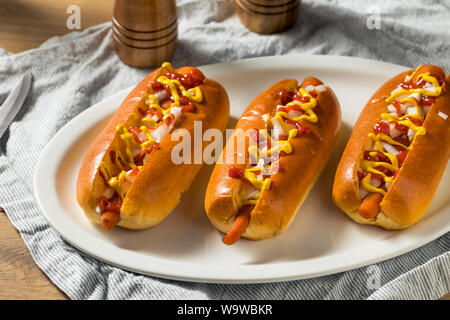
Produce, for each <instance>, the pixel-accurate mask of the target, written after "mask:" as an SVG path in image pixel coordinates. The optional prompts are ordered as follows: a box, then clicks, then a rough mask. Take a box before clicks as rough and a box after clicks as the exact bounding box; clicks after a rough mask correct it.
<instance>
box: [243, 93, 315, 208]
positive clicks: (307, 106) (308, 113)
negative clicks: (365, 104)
mask: <svg viewBox="0 0 450 320" xmlns="http://www.w3.org/2000/svg"><path fill="white" fill-rule="evenodd" d="M298 91H299V93H300V94H301V95H302V96H303V97H308V98H309V101H308V102H306V103H301V102H299V101H291V102H289V103H288V104H286V107H289V106H292V105H297V106H299V107H300V109H301V110H303V111H304V112H305V114H302V115H300V116H298V117H292V116H290V115H289V114H288V113H286V112H284V111H277V112H276V113H275V115H274V116H273V117H272V119H271V121H278V123H279V124H280V126H281V127H282V128H283V130H284V131H285V132H288V138H287V139H286V140H278V141H275V143H273V142H274V140H273V139H272V137H271V135H270V134H269V133H268V132H267V130H266V129H261V130H259V134H260V135H261V136H263V137H264V138H265V139H266V141H270V142H271V144H270V145H271V148H270V149H269V150H260V149H259V146H256V145H250V146H249V147H248V153H249V155H250V156H251V157H253V158H254V159H256V163H258V160H259V159H261V158H264V157H269V156H271V155H272V154H273V153H276V152H281V151H283V152H284V153H286V154H290V153H292V151H293V148H292V144H291V139H293V138H294V137H296V136H297V132H298V129H296V128H291V127H290V125H289V124H287V123H286V122H285V121H284V120H283V117H284V118H287V119H289V120H292V121H295V122H299V121H300V120H305V121H308V122H311V123H316V122H317V121H318V117H317V115H316V114H315V113H314V111H313V108H314V107H315V106H316V105H317V100H316V99H315V98H314V97H313V96H311V95H310V94H309V93H308V92H307V91H306V90H305V89H304V88H299V90H298ZM275 164H276V162H273V163H272V164H270V165H263V168H264V170H265V171H266V172H271V171H272V166H274V165H275ZM260 170H262V169H261V168H260V167H248V168H246V169H245V170H244V177H245V178H246V179H247V180H248V181H250V183H251V184H252V185H253V187H255V188H256V189H258V190H260V191H261V192H262V191H264V190H269V189H270V184H271V182H272V180H271V178H263V177H262V176H261V177H259V178H258V177H257V174H256V173H255V172H258V171H260ZM241 191H243V189H241ZM261 192H260V193H258V194H257V196H256V199H250V200H245V201H242V200H241V199H242V198H243V197H244V194H243V193H242V192H240V193H239V206H240V207H242V206H244V205H255V204H256V202H257V201H258V199H259V197H260V195H261Z"/></svg>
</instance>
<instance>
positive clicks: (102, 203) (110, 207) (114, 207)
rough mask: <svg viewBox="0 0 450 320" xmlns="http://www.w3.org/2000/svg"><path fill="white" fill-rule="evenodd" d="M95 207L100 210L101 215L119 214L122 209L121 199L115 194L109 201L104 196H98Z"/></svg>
mask: <svg viewBox="0 0 450 320" xmlns="http://www.w3.org/2000/svg"><path fill="white" fill-rule="evenodd" d="M97 205H98V207H99V208H100V212H101V213H104V212H107V211H113V212H117V213H120V208H121V207H122V199H121V198H120V197H119V195H118V194H117V193H115V194H114V196H113V197H112V198H111V199H108V198H106V197H105V196H100V197H99V198H98V199H97Z"/></svg>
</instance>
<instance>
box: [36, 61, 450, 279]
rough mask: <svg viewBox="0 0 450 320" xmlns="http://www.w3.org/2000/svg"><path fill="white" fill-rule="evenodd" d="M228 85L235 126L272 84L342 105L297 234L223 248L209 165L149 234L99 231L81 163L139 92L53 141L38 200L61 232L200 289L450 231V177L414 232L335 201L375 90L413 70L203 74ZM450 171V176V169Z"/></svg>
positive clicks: (291, 66) (227, 69)
mask: <svg viewBox="0 0 450 320" xmlns="http://www.w3.org/2000/svg"><path fill="white" fill-rule="evenodd" d="M200 69H201V70H202V71H203V72H204V73H205V74H206V75H207V76H208V77H209V78H211V79H215V80H217V81H219V82H220V83H221V84H222V85H223V86H224V87H225V88H226V90H227V92H228V94H229V96H230V99H231V120H230V124H229V127H230V128H233V127H234V124H235V122H236V121H237V119H238V118H239V116H240V115H241V113H242V111H243V110H244V109H245V107H246V106H247V105H248V104H249V103H250V101H252V100H253V98H254V97H255V96H256V95H257V94H259V93H260V92H261V91H262V90H264V89H266V88H267V87H268V86H269V85H271V84H272V83H274V82H276V81H278V80H280V79H283V78H296V79H299V80H300V81H301V80H303V78H305V77H307V76H311V75H313V76H316V77H318V78H319V79H321V80H322V81H323V82H324V83H325V84H327V85H329V86H330V87H331V88H332V89H333V90H334V91H335V93H336V95H337V96H338V98H339V100H340V103H341V107H342V120H343V130H342V134H341V137H340V140H339V142H338V143H337V145H336V147H335V150H334V152H333V154H332V156H331V158H330V161H329V163H328V166H327V167H326V168H325V170H324V172H323V173H322V175H321V177H320V178H319V179H318V181H317V183H316V185H315V186H314V188H313V189H312V191H311V193H310V195H309V197H308V199H307V200H306V201H305V203H304V204H303V206H302V208H301V209H300V210H299V212H298V215H297V217H296V218H295V220H294V222H293V223H292V225H291V226H290V227H289V228H288V230H287V231H286V232H285V233H284V234H282V235H280V236H278V237H275V238H272V239H267V240H264V241H249V240H245V239H241V240H239V241H238V243H237V244H235V245H233V246H226V245H224V244H222V242H221V237H222V234H220V233H219V232H218V231H217V230H216V229H215V228H214V227H212V225H211V224H210V223H209V221H208V219H207V217H206V214H205V212H204V209H203V199H204V195H205V189H206V185H207V182H208V178H209V175H210V173H211V171H212V166H209V167H207V166H206V167H204V168H203V169H202V171H201V172H200V174H199V175H198V176H197V178H196V179H195V181H194V183H193V185H192V187H191V188H190V190H189V191H188V192H186V193H185V194H183V196H182V198H181V203H180V204H179V205H178V207H177V208H176V209H175V210H174V211H173V212H172V213H171V214H170V215H169V216H168V217H167V218H166V219H165V220H164V221H163V222H162V223H160V224H159V225H157V226H155V227H153V228H151V229H149V230H145V231H128V230H124V229H121V228H115V229H113V230H112V231H110V232H109V233H106V232H104V231H103V230H102V229H101V227H99V226H97V225H93V224H91V223H90V222H89V221H88V220H87V218H86V217H85V216H84V213H83V211H82V210H81V209H80V207H79V206H78V204H77V201H76V195H75V190H76V179H77V175H78V170H79V168H80V164H81V160H82V158H83V156H84V154H85V153H86V151H87V150H88V147H89V145H90V143H91V142H92V140H93V139H94V137H95V136H96V135H97V134H98V133H99V132H100V131H101V130H102V128H103V127H104V126H105V124H106V122H107V121H108V119H109V118H110V116H111V115H112V114H113V113H114V111H116V109H117V107H118V106H119V105H120V104H121V102H122V100H123V99H124V98H125V96H126V95H127V94H128V92H129V91H130V90H131V89H132V88H129V89H126V90H124V91H121V92H119V93H117V94H115V95H113V96H112V97H110V98H108V99H106V100H104V101H102V102H100V103H97V104H96V105H94V106H92V107H90V108H89V109H87V110H86V111H84V112H83V113H81V114H80V115H78V116H77V117H76V118H74V119H73V120H72V121H70V122H69V123H68V124H67V125H66V126H64V127H63V128H62V129H61V130H60V131H59V132H58V133H57V134H56V135H55V137H54V138H53V139H52V140H51V141H50V143H49V144H48V145H47V147H46V148H45V150H44V151H43V153H42V155H41V157H40V160H39V163H38V165H37V168H36V172H35V177H34V185H35V192H36V195H37V199H38V202H39V204H40V206H41V208H42V211H43V212H44V213H45V215H46V217H47V219H48V221H49V223H50V224H51V225H52V227H53V228H54V229H55V230H56V231H57V232H59V233H60V234H61V236H62V237H63V238H64V239H65V240H67V241H68V242H70V243H71V244H72V245H74V246H75V247H77V248H79V249H80V250H82V251H84V252H86V253H88V254H90V255H92V256H93V257H95V258H97V259H100V260H102V261H105V262H107V263H110V264H113V265H116V266H119V267H121V268H124V269H127V270H131V271H134V272H138V273H143V274H148V275H152V276H156V277H161V278H169V279H178V280H186V281H197V282H217V283H218V282H222V283H255V282H271V281H284V280H293V279H304V278H310V277H316V276H322V275H326V274H331V273H337V272H341V271H345V270H350V269H354V268H358V267H362V266H365V265H368V264H372V263H375V262H378V261H382V260H386V259H389V258H392V257H395V256H397V255H400V254H403V253H405V252H408V251H410V250H413V249H415V248H417V247H420V246H422V245H424V244H426V243H428V242H430V241H432V240H433V239H435V238H437V237H439V236H441V235H443V234H445V233H446V232H448V231H449V230H450V219H449V218H450V203H449V201H450V200H449V193H448V190H450V179H449V175H450V174H449V173H448V172H446V173H445V175H444V177H443V178H442V180H441V185H440V187H439V189H438V191H437V193H436V196H435V198H434V201H433V203H432V205H431V207H430V209H429V212H428V213H427V215H426V217H425V218H424V219H423V220H422V221H421V222H420V223H418V224H417V225H415V226H413V227H412V228H410V229H408V230H405V231H396V232H392V231H391V232H389V231H384V230H382V229H379V228H377V227H372V226H363V225H359V224H356V223H354V222H353V221H352V220H350V219H349V218H347V216H346V215H345V214H344V213H342V212H340V211H339V210H338V209H337V208H336V207H335V206H334V205H333V203H332V200H331V186H332V182H333V175H334V171H335V169H336V166H337V163H338V161H339V156H340V155H341V153H342V151H343V148H344V146H345V142H346V140H347V138H348V137H349V135H350V132H351V128H352V126H353V124H354V122H355V120H356V119H357V117H358V115H359V113H360V111H361V109H362V107H363V106H364V105H365V103H366V102H367V101H368V99H369V98H370V97H371V95H372V94H373V92H374V91H375V90H376V89H377V88H378V87H379V86H380V85H381V84H383V83H384V82H385V81H386V80H388V79H389V78H391V77H392V76H394V75H395V74H397V73H399V72H402V71H404V70H406V69H407V68H406V67H403V66H398V65H393V64H388V63H383V62H377V61H370V60H363V59H356V58H348V57H334V56H280V57H263V58H255V59H248V60H242V61H236V62H230V63H221V64H215V65H209V66H204V67H201V68H200ZM447 171H449V170H447Z"/></svg>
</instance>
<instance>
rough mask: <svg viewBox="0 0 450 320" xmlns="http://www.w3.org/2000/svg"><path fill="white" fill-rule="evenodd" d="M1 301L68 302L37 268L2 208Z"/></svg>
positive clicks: (0, 215)
mask: <svg viewBox="0 0 450 320" xmlns="http://www.w3.org/2000/svg"><path fill="white" fill-rule="evenodd" d="M0 246H1V250H0V288H1V290H0V299H58V300H59V299H67V297H66V295H65V294H64V293H62V292H61V291H60V290H59V289H58V288H57V287H56V286H54V285H53V284H52V283H51V282H50V280H49V279H48V278H47V276H46V275H45V274H44V273H43V272H42V271H41V270H40V269H39V268H38V267H37V266H36V264H35V263H34V261H33V259H32V258H31V255H30V252H29V251H28V249H27V247H26V246H25V244H24V242H23V241H22V239H21V238H20V235H19V233H18V232H17V230H16V229H15V228H14V227H13V226H12V224H11V223H10V222H9V219H8V217H7V216H6V215H5V213H3V212H2V211H1V208H0Z"/></svg>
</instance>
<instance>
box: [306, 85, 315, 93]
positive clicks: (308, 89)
mask: <svg viewBox="0 0 450 320" xmlns="http://www.w3.org/2000/svg"><path fill="white" fill-rule="evenodd" d="M313 90H314V86H312V85H309V86H307V87H306V88H305V91H306V92H308V93H309V92H311V91H313Z"/></svg>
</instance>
